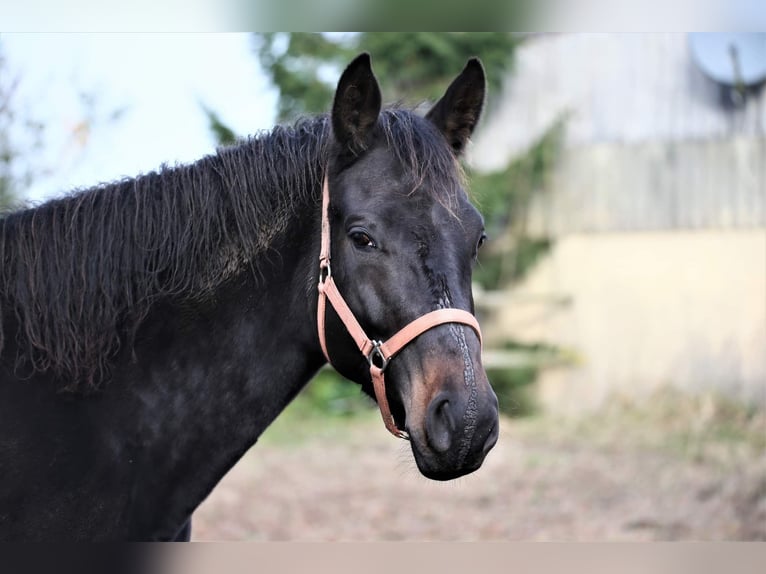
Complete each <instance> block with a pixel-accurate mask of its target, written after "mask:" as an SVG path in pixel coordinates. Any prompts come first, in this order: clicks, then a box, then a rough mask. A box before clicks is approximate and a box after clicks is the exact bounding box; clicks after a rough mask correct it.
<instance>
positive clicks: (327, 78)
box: [256, 32, 519, 121]
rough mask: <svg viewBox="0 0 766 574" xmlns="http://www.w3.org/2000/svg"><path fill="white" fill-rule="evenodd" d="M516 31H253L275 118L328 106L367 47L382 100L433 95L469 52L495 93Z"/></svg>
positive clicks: (412, 100)
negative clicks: (274, 94) (275, 99)
mask: <svg viewBox="0 0 766 574" xmlns="http://www.w3.org/2000/svg"><path fill="white" fill-rule="evenodd" d="M518 42H519V39H518V38H517V37H516V36H514V35H512V34H509V33H504V32H501V33H496V32H470V33H469V32H460V33H458V32H451V33H446V32H362V33H358V34H334V35H327V34H319V33H306V32H284V33H282V32H265V33H258V34H256V46H257V48H256V49H257V53H258V57H259V59H260V62H261V65H262V66H263V69H264V70H265V71H266V73H267V74H269V76H270V77H271V80H272V82H273V83H274V85H275V86H276V88H277V89H278V90H279V96H280V97H279V111H278V116H279V120H280V121H284V120H291V119H295V118H296V117H298V116H300V115H303V114H307V113H309V114H311V113H319V112H324V111H327V110H328V109H329V108H330V105H331V103H332V95H333V91H334V89H335V83H336V82H337V77H338V75H339V74H340V72H341V71H342V69H343V67H344V66H345V65H346V64H348V62H349V61H351V60H352V59H353V58H354V57H355V56H356V55H357V54H359V53H361V52H363V51H366V52H369V53H370V54H371V55H372V58H373V67H374V69H375V74H376V76H377V77H378V79H379V81H380V82H381V85H382V86H383V90H384V97H385V98H386V100H387V101H401V100H404V98H407V99H408V100H409V103H411V104H412V103H419V102H421V101H424V100H425V101H432V102H433V101H435V100H436V99H438V98H439V97H440V96H441V94H443V93H444V90H445V88H446V86H447V85H449V83H450V82H451V81H452V79H453V78H454V77H455V76H456V75H457V73H458V72H459V71H460V70H461V69H462V68H463V66H464V65H465V63H466V61H467V60H468V58H470V57H472V56H480V57H481V59H482V62H483V63H484V66H485V68H486V70H487V75H488V78H489V81H490V94H493V93H498V92H499V91H500V90H499V88H500V86H501V82H502V79H503V78H504V77H505V72H506V71H507V70H508V69H509V67H510V64H511V61H512V58H511V56H512V54H513V50H514V47H515V46H516V44H517V43H518Z"/></svg>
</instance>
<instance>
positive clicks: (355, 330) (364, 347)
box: [317, 175, 481, 439]
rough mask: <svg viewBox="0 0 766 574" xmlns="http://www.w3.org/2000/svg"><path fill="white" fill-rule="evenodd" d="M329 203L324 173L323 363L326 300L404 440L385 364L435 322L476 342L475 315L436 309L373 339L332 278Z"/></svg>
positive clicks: (392, 430)
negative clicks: (458, 327)
mask: <svg viewBox="0 0 766 574" xmlns="http://www.w3.org/2000/svg"><path fill="white" fill-rule="evenodd" d="M329 205H330V188H329V184H328V182H327V175H325V178H324V182H323V184H322V243H321V250H320V253H319V286H318V289H319V300H318V301H317V331H318V332H319V344H320V345H321V346H322V352H323V353H324V356H325V358H326V359H327V362H329V363H330V364H332V361H331V360H330V355H329V354H328V353H327V341H326V339H325V313H326V306H327V301H329V302H330V305H331V306H332V307H333V309H335V312H336V313H337V314H338V317H340V320H341V321H342V322H343V324H344V325H345V327H346V330H347V331H348V333H349V334H350V335H351V337H352V338H353V339H354V342H355V343H356V346H357V348H358V349H359V351H360V352H361V353H362V355H364V357H365V358H366V359H367V362H368V363H369V364H370V377H371V378H372V386H373V389H374V391H375V399H376V400H377V402H378V407H379V408H380V414H381V415H382V416H383V423H384V424H385V425H386V428H387V429H388V431H389V432H390V433H391V434H393V435H394V436H396V437H399V438H404V439H407V438H408V436H407V433H406V432H404V431H402V430H399V428H397V426H396V423H395V422H394V417H393V416H392V415H391V408H390V407H389V405H388V398H387V397H386V382H385V374H384V373H385V370H386V367H387V366H388V363H389V362H390V361H391V359H393V358H394V357H395V356H396V354H397V353H398V352H399V351H401V350H402V349H403V348H404V347H406V346H407V345H408V344H409V343H411V342H412V341H413V340H414V339H415V338H417V337H418V336H420V335H422V334H423V333H425V332H426V331H428V330H429V329H433V328H434V327H436V326H438V325H443V324H444V323H462V324H463V325H468V326H469V327H471V328H472V329H473V330H474V331H475V332H476V335H477V336H478V337H479V342H480V343H481V329H480V328H479V323H478V321H476V317H474V316H473V315H472V314H471V313H469V312H467V311H463V310H462V309H437V310H436V311H431V312H430V313H426V314H425V315H421V316H420V317H418V318H417V319H415V320H414V321H412V322H411V323H409V324H408V325H406V326H405V327H403V328H402V329H401V330H399V331H398V332H397V333H396V334H394V335H393V336H392V337H390V338H389V339H388V340H387V341H385V342H381V341H376V340H373V339H371V338H370V337H368V336H367V334H366V333H365V332H364V329H362V326H361V325H360V324H359V321H357V319H356V317H355V316H354V313H353V311H351V309H350V308H349V306H348V304H347V303H346V301H345V299H343V296H342V295H341V294H340V291H338V287H337V285H336V284H335V281H334V280H333V278H332V269H331V267H330V220H329V216H328V209H329Z"/></svg>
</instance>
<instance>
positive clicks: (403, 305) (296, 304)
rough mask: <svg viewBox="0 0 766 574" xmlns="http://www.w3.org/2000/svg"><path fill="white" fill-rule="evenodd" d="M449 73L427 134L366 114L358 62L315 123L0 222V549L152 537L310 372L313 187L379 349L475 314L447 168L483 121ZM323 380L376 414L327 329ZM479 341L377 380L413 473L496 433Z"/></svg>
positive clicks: (366, 377) (413, 119)
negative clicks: (462, 313)
mask: <svg viewBox="0 0 766 574" xmlns="http://www.w3.org/2000/svg"><path fill="white" fill-rule="evenodd" d="M484 93H485V78H484V71H483V69H482V66H481V64H480V63H479V61H478V60H476V59H473V60H470V61H469V62H468V64H467V65H466V67H465V69H464V70H463V71H462V73H461V74H460V75H459V76H458V77H457V78H456V79H455V80H454V82H453V83H452V84H451V85H450V87H449V89H448V90H447V92H446V93H445V95H444V97H443V98H442V99H441V100H440V101H439V102H438V103H437V104H436V105H435V106H434V107H433V108H432V109H431V111H430V112H429V113H428V114H427V115H426V116H425V117H422V116H420V115H417V114H415V113H414V112H412V111H408V110H405V109H400V108H390V109H389V108H386V109H383V110H381V96H380V91H379V88H378V84H377V81H376V79H375V77H374V75H373V73H372V70H371V67H370V58H369V56H367V55H366V54H363V55H361V56H359V57H358V58H356V59H355V60H354V61H353V62H352V63H351V64H350V65H349V66H348V68H347V69H346V70H345V71H344V73H343V75H342V77H341V79H340V81H339V84H338V88H337V91H336V95H335V100H334V104H333V109H332V112H331V114H329V115H327V116H320V117H316V118H314V119H308V120H304V121H302V122H299V123H297V124H296V125H295V126H293V127H289V128H286V127H277V128H275V129H274V130H272V131H271V132H269V133H266V134H263V135H260V136H258V137H255V138H252V139H250V140H248V141H245V142H242V143H240V144H239V145H236V146H232V147H228V148H224V149H221V150H219V151H218V152H217V153H216V154H214V155H212V156H209V157H205V158H203V159H201V160H200V161H198V162H196V163H194V164H191V165H187V166H180V167H174V168H163V169H162V170H160V171H159V172H157V173H150V174H147V175H142V176H140V177H138V178H136V179H126V180H123V181H119V182H116V183H113V184H109V185H103V186H99V187H95V188H92V189H88V190H84V191H79V192H76V193H74V194H72V195H70V196H69V197H65V198H62V199H56V200H53V201H49V202H47V203H45V204H43V205H41V206H39V207H35V208H31V209H25V210H21V211H17V212H15V213H10V214H8V215H6V216H5V217H4V218H3V219H1V220H0V263H1V264H2V267H1V268H0V320H1V321H2V329H0V351H1V353H2V354H1V355H0V464H1V467H2V468H1V470H0V539H3V540H13V539H25V540H51V539H55V540H63V539H87V540H99V539H111V540H114V539H132V540H168V539H176V538H177V537H178V536H179V535H181V536H182V537H183V536H188V521H189V519H190V517H191V515H192V513H193V512H194V510H195V508H197V506H198V505H199V504H200V503H201V502H202V501H203V499H204V498H205V497H206V496H207V495H208V494H209V493H210V491H211V490H212V489H213V487H214V486H215V485H216V483H217V482H218V481H219V480H220V479H221V478H222V477H223V475H224V474H225V473H226V472H227V471H228V470H229V469H230V468H231V466H232V465H233V464H234V463H235V462H236V461H237V460H238V459H239V458H240V457H241V456H242V455H243V454H244V453H245V452H246V451H247V450H248V449H249V448H250V447H251V446H252V445H253V444H254V443H255V441H256V440H257V438H258V436H259V435H260V434H261V433H262V432H263V431H264V429H265V428H266V427H267V426H268V425H269V424H270V423H271V422H272V421H273V420H274V418H275V417H276V416H277V415H278V414H279V413H280V412H281V411H282V410H283V409H284V408H285V406H286V405H287V404H288V403H289V402H290V401H291V400H292V399H293V397H295V396H296V394H297V393H298V392H299V391H300V389H301V388H302V387H303V386H304V385H305V384H306V383H307V381H309V379H311V377H312V376H313V375H314V373H316V372H317V370H318V369H319V368H320V367H321V366H322V365H323V364H324V363H325V358H324V356H323V353H322V350H321V348H320V343H319V339H318V335H317V325H316V319H317V284H318V282H319V280H320V277H321V275H322V273H320V269H319V265H318V257H319V252H320V235H321V233H320V227H321V219H322V218H321V212H322V209H321V203H322V202H321V197H322V183H323V179H324V178H325V177H327V181H328V184H329V190H330V197H331V199H330V206H329V210H328V217H329V224H330V225H329V231H330V232H331V237H332V244H331V248H332V257H333V258H332V276H333V279H334V281H335V283H336V284H337V286H338V289H339V290H340V292H341V293H342V294H343V296H344V297H345V299H346V301H347V302H348V305H349V307H350V308H351V309H352V310H353V313H354V314H355V316H356V318H357V319H358V320H359V323H360V324H361V326H362V327H363V328H364V330H365V331H366V332H367V333H369V334H370V335H371V337H375V338H380V339H385V338H386V337H389V336H390V335H391V334H393V333H395V332H396V331H397V330H399V329H400V328H401V327H403V326H404V325H406V324H407V323H409V322H410V321H412V320H413V319H415V318H417V317H419V316H421V315H423V314H425V313H428V312H430V311H433V310H435V309H440V308H456V309H463V310H467V311H471V312H472V311H473V300H472V296H471V271H472V265H473V262H474V260H475V258H476V255H477V250H478V248H479V247H480V245H481V243H482V242H483V237H484V235H483V225H482V218H481V217H480V215H479V213H478V212H477V211H476V209H474V207H473V206H472V205H471V203H470V202H469V199H468V197H467V195H466V193H465V190H464V187H463V174H462V171H461V169H460V166H459V163H458V160H457V158H458V156H459V155H460V154H461V152H462V150H463V148H464V146H465V144H466V141H467V140H468V138H469V136H470V135H471V133H472V131H473V129H474V127H475V125H476V122H477V120H478V118H479V115H480V112H481V108H482V106H483V101H484ZM326 339H327V351H328V355H329V356H330V358H331V359H332V364H333V366H334V367H335V368H336V369H337V370H338V371H340V372H341V373H342V374H343V375H345V376H346V377H348V378H350V379H352V380H354V381H356V382H357V383H359V384H360V385H361V386H362V388H363V389H364V391H365V392H367V393H369V394H370V395H371V396H374V393H373V387H372V384H371V376H370V366H369V365H368V362H367V360H365V358H364V357H363V356H362V355H361V354H360V353H359V351H358V350H357V348H356V346H355V345H354V342H353V341H352V339H351V337H350V336H349V334H348V332H347V331H346V329H345V327H344V325H343V323H342V322H341V321H340V319H339V317H338V315H337V314H336V311H335V310H334V309H333V308H332V307H329V306H328V309H327V312H326ZM480 352H481V346H480V339H479V337H478V336H477V333H476V332H475V331H474V330H473V329H471V328H470V327H468V326H465V325H462V324H459V323H447V324H442V325H439V326H437V327H435V328H433V329H430V330H428V331H427V332H425V333H424V334H422V335H421V336H419V337H417V339H416V340H414V341H413V342H412V343H411V344H410V345H408V346H406V348H404V349H403V350H402V351H401V353H400V354H399V355H398V356H396V358H394V359H393V360H392V361H391V363H390V365H388V368H387V370H386V375H387V389H386V392H385V395H384V396H385V397H387V399H388V402H389V404H390V408H391V412H392V414H393V418H394V421H395V424H396V426H397V427H398V428H399V429H403V430H406V431H407V433H408V434H409V435H410V438H411V445H412V451H413V454H414V457H415V460H416V462H417V465H418V467H419V469H420V470H421V472H422V473H423V474H424V475H426V476H428V477H430V478H433V479H438V480H447V479H451V478H455V477H458V476H461V475H463V474H466V473H469V472H472V471H474V470H476V469H477V468H479V466H480V465H481V464H482V462H483V460H484V457H485V455H486V454H487V452H488V451H489V450H490V449H491V448H492V446H493V445H494V443H495V441H496V439H497V433H498V419H497V399H496V397H495V394H494V393H493V391H492V389H491V387H490V385H489V383H488V381H487V377H486V374H485V373H484V370H483V368H482V366H481V356H480Z"/></svg>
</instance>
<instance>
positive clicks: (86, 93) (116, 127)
mask: <svg viewBox="0 0 766 574" xmlns="http://www.w3.org/2000/svg"><path fill="white" fill-rule="evenodd" d="M0 47H1V48H2V53H3V55H4V57H5V59H6V63H7V68H8V69H9V70H10V74H11V75H12V77H13V78H14V79H16V80H18V88H17V91H16V93H15V94H14V100H13V105H14V109H15V110H16V111H17V112H18V113H20V114H21V115H23V116H25V117H29V118H32V119H34V120H37V121H40V122H42V123H43V124H44V125H45V131H44V137H43V145H42V148H41V150H40V151H39V153H37V154H35V159H34V164H33V166H37V169H36V171H37V172H38V176H37V177H36V179H35V180H34V182H33V184H32V186H31V187H30V188H29V189H27V190H26V193H25V194H24V198H25V199H28V200H31V201H35V202H39V201H43V200H45V199H47V198H50V197H55V196H57V195H60V194H62V193H65V192H67V191H70V190H72V189H75V188H83V187H91V186H93V185H96V184H98V183H102V182H108V181H112V180H115V179H119V178H123V177H132V176H136V175H138V174H139V173H142V172H146V171H151V170H153V169H156V168H158V167H159V166H160V165H162V164H163V163H167V164H170V165H173V164H175V163H187V162H191V161H194V160H195V159H198V158H200V157H202V156H204V155H206V154H208V153H211V152H213V151H214V150H215V145H216V143H215V140H214V138H213V136H212V134H211V132H210V130H209V127H208V121H207V118H206V116H205V114H204V112H203V104H204V105H206V106H208V107H209V108H211V109H213V110H215V111H216V113H217V114H218V115H219V116H220V117H221V119H222V120H223V121H224V122H225V123H226V124H227V125H229V126H230V127H232V128H233V129H234V130H235V131H236V132H237V133H238V134H240V135H247V134H252V133H255V132H257V131H259V130H263V129H268V128H270V127H271V126H273V125H274V122H275V118H276V102H277V93H276V90H274V89H273V87H272V86H271V85H270V84H269V82H268V80H267V78H266V77H265V76H264V74H263V73H262V71H261V70H260V67H259V65H258V61H257V57H256V55H255V52H254V49H253V36H252V35H251V34H225V33H223V34H214V33H179V34H160V33H155V34H2V36H0ZM17 129H18V130H19V131H18V132H17V133H16V137H17V138H19V141H23V140H24V138H25V137H26V133H25V132H24V131H23V129H22V128H21V127H19V128H17Z"/></svg>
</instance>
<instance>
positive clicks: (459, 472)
mask: <svg viewBox="0 0 766 574" xmlns="http://www.w3.org/2000/svg"><path fill="white" fill-rule="evenodd" d="M410 440H411V445H412V454H413V456H414V458H415V464H417V467H418V470H419V471H420V474H422V475H423V476H425V477H426V478H429V479H431V480H439V481H447V480H453V479H455V478H460V477H461V476H465V475H467V474H471V473H472V472H475V471H477V470H479V468H481V465H482V464H483V463H484V459H485V457H486V454H487V452H488V451H489V449H490V448H492V447H491V446H490V447H489V448H487V449H486V451H485V452H480V453H477V454H476V455H475V456H473V457H468V458H467V459H466V460H464V461H460V460H457V457H456V456H454V455H452V456H450V453H444V454H441V453H440V454H434V453H432V452H431V451H430V449H429V447H428V446H427V445H423V446H421V443H423V442H424V441H421V440H418V439H417V437H415V436H412V435H411V436H410ZM445 455H446V456H445Z"/></svg>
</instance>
